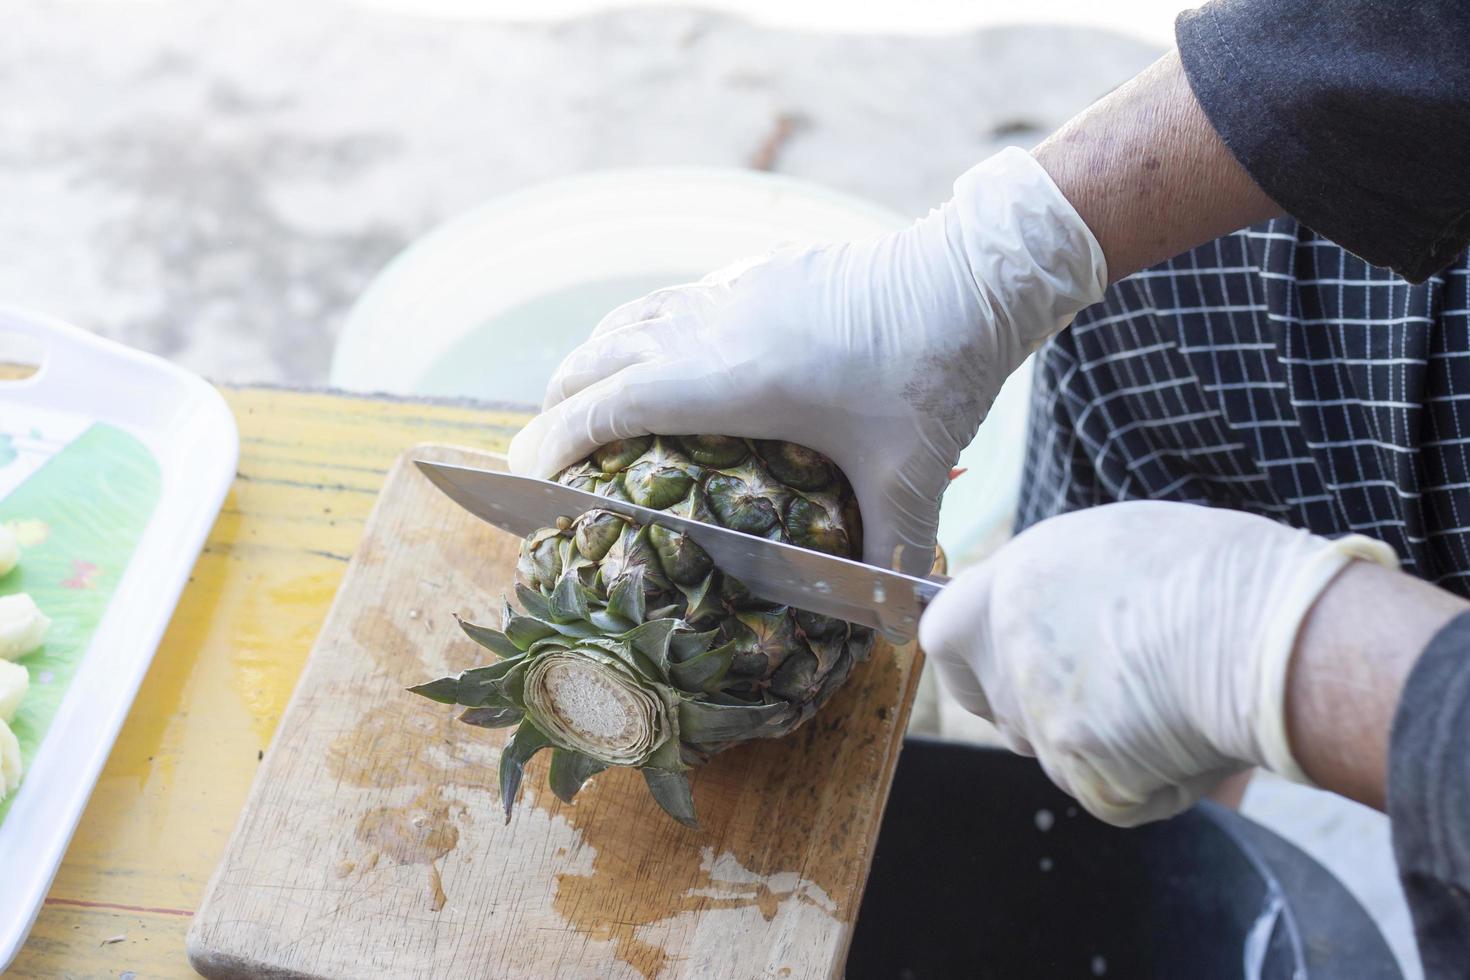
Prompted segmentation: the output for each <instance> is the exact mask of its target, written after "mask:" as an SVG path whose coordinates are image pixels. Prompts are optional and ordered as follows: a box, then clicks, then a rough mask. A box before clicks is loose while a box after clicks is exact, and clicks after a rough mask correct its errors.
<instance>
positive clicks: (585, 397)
mask: <svg viewBox="0 0 1470 980" xmlns="http://www.w3.org/2000/svg"><path fill="white" fill-rule="evenodd" d="M724 388H725V386H724V385H723V384H722V383H721V382H720V379H719V378H718V377H710V376H708V374H707V371H706V370H705V369H704V368H703V367H700V366H697V365H695V364H694V363H692V362H689V361H677V360H676V361H660V362H659V363H657V364H650V363H640V364H635V365H633V366H632V367H629V368H625V369H624V370H622V371H618V372H617V373H615V374H612V375H610V376H608V377H606V378H603V379H602V380H601V381H598V382H596V383H595V384H592V385H589V386H587V387H586V388H583V389H582V390H581V391H579V392H577V393H576V394H575V395H572V396H571V397H570V398H568V399H566V400H565V401H563V402H561V403H559V404H557V405H556V406H555V407H553V408H551V409H550V410H549V411H546V412H542V413H541V414H540V415H538V416H536V417H535V418H534V419H532V420H531V421H530V422H529V423H527V425H526V427H525V428H524V429H522V430H521V431H520V432H518V433H517V434H516V436H515V438H514V439H512V440H511V444H510V453H509V457H510V468H511V471H512V472H515V473H524V474H527V475H530V476H538V477H542V478H543V479H545V478H550V477H552V476H555V475H556V474H557V473H559V472H560V471H561V470H563V469H565V468H566V467H567V466H569V465H571V464H572V463H575V462H577V461H578V460H580V459H584V458H585V457H586V456H587V455H588V454H590V453H591V452H592V450H594V449H596V448H598V447H599V446H605V445H607V444H608V443H610V442H614V441H616V440H618V439H628V438H631V437H633V436H641V435H648V434H649V433H679V432H703V431H706V430H707V429H709V428H710V423H711V422H717V421H718V418H711V416H712V415H714V416H717V417H718V416H723V415H725V414H727V413H728V401H729V399H728V398H725V397H723V396H724V394H725V392H724ZM691 393H700V397H691ZM705 395H710V396H712V401H711V402H706V400H705V398H704V397H703V396H705Z"/></svg>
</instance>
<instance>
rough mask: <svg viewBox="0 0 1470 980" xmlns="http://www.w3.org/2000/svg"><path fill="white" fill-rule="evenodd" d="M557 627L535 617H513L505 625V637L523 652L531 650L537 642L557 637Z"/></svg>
mask: <svg viewBox="0 0 1470 980" xmlns="http://www.w3.org/2000/svg"><path fill="white" fill-rule="evenodd" d="M556 633H557V630H556V627H555V626H553V625H551V624H550V623H548V622H546V621H545V620H542V619H537V618H535V617H534V616H511V617H510V619H508V620H507V621H506V623H505V635H506V637H508V638H509V639H510V642H511V643H513V644H515V645H516V647H518V648H519V649H521V650H529V649H530V647H531V644H533V643H535V642H536V641H537V640H544V639H546V638H547V637H548V636H555V635H556Z"/></svg>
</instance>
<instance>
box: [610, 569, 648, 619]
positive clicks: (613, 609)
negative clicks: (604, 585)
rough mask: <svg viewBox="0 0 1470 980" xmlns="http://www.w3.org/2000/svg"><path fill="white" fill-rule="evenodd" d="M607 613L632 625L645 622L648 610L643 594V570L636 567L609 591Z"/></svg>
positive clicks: (626, 573)
mask: <svg viewBox="0 0 1470 980" xmlns="http://www.w3.org/2000/svg"><path fill="white" fill-rule="evenodd" d="M607 611H608V612H610V613H612V614H613V615H614V616H617V617H618V618H619V619H626V620H627V621H629V622H631V623H641V622H643V617H644V614H645V613H646V612H647V608H646V606H645V603H644V594H643V568H642V566H637V565H635V566H634V567H633V568H630V569H629V570H628V571H626V572H624V573H623V574H622V575H620V576H618V578H617V581H615V582H613V583H612V586H611V587H610V588H609V589H608V590H607Z"/></svg>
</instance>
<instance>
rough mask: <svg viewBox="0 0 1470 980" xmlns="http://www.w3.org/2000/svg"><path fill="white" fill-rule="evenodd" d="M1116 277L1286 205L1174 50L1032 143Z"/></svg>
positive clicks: (1036, 153)
mask: <svg viewBox="0 0 1470 980" xmlns="http://www.w3.org/2000/svg"><path fill="white" fill-rule="evenodd" d="M1033 153H1034V155H1035V157H1036V159H1037V160H1038V161H1039V162H1040V163H1041V165H1042V166H1043V167H1045V168H1046V171H1047V173H1048V174H1050V175H1051V178H1052V180H1054V181H1056V183H1057V186H1058V187H1060V188H1061V190H1062V193H1063V194H1065V195H1066V197H1067V200H1069V201H1071V202H1072V206H1073V207H1075V208H1076V209H1077V211H1078V213H1079V214H1081V215H1082V220H1084V221H1086V222H1087V226H1088V227H1089V228H1091V229H1092V233H1093V235H1095V236H1096V237H1097V240H1098V242H1099V243H1100V244H1101V245H1102V249H1103V254H1104V255H1106V256H1107V260H1108V278H1109V279H1110V280H1111V281H1113V282H1116V281H1117V280H1119V279H1122V278H1123V277H1124V276H1127V275H1129V274H1131V273H1133V272H1137V271H1138V270H1139V269H1144V268H1147V267H1148V266H1151V265H1154V264H1155V263H1158V262H1162V261H1164V260H1165V259H1168V258H1172V257H1173V256H1175V255H1178V254H1180V253H1181V252H1184V251H1187V250H1188V249H1190V248H1193V247H1194V246H1196V245H1199V244H1200V243H1202V242H1207V241H1210V240H1211V239H1213V238H1218V237H1219V236H1221V235H1224V234H1227V233H1229V232H1232V231H1235V230H1236V229H1238V228H1243V227H1245V226H1246V225H1250V224H1254V223H1255V222H1257V221H1263V220H1265V219H1267V218H1270V217H1274V216H1276V215H1278V214H1280V213H1281V209H1280V208H1279V207H1277V206H1276V204H1275V203H1273V202H1272V201H1271V199H1270V198H1268V197H1266V195H1265V194H1264V193H1262V192H1261V189H1260V188H1258V187H1257V186H1256V185H1255V184H1254V183H1253V182H1252V181H1251V179H1250V177H1249V176H1248V175H1247V174H1246V172H1245V171H1244V170H1243V169H1241V166H1240V164H1238V163H1237V162H1236V161H1235V158H1234V157H1232V156H1231V155H1230V151H1229V150H1227V149H1226V148H1225V145H1224V144H1223V143H1221V142H1220V138H1219V136H1218V135H1216V133H1215V130H1214V129H1213V128H1212V127H1211V126H1210V122H1209V119H1207V118H1206V117H1205V114H1204V112H1203V111H1202V110H1201V109H1200V107H1199V103H1198V102H1197V101H1195V98H1194V93H1193V92H1192V91H1191V90H1190V88H1189V80H1188V79H1187V78H1186V77H1185V75H1184V69H1183V67H1182V66H1181V65H1180V62H1179V55H1178V53H1177V52H1173V51H1171V52H1170V53H1169V54H1167V55H1165V56H1164V57H1163V58H1160V59H1159V60H1158V61H1156V62H1154V64H1153V65H1151V66H1149V67H1148V68H1147V69H1145V70H1144V71H1143V72H1142V73H1141V74H1139V75H1138V76H1137V77H1136V78H1134V79H1133V80H1132V81H1130V82H1128V83H1127V84H1126V85H1124V86H1122V87H1121V88H1119V89H1118V90H1116V91H1115V92H1113V93H1111V94H1109V95H1108V96H1106V97H1105V98H1103V99H1101V100H1099V101H1098V102H1096V103H1095V104H1094V105H1092V106H1091V107H1090V108H1088V109H1087V110H1085V111H1083V112H1082V113H1081V114H1079V115H1077V116H1075V117H1074V118H1072V119H1071V120H1070V121H1069V122H1067V123H1066V124H1065V125H1063V126H1062V128H1061V129H1059V130H1057V132H1056V133H1054V134H1053V135H1052V136H1051V137H1049V138H1048V139H1047V140H1046V142H1044V143H1042V144H1041V145H1040V146H1038V147H1037V148H1036V149H1035V150H1034V151H1033Z"/></svg>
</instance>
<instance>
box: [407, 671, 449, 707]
mask: <svg viewBox="0 0 1470 980" xmlns="http://www.w3.org/2000/svg"><path fill="white" fill-rule="evenodd" d="M409 690H410V691H412V692H413V693H414V694H417V695H419V696H420V697H425V698H428V699H429V700H430V701H438V702H439V703H440V704H459V678H458V677H439V678H436V679H434V680H432V681H428V682H427V683H424V684H415V685H414V686H413V687H410V688H409Z"/></svg>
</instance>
